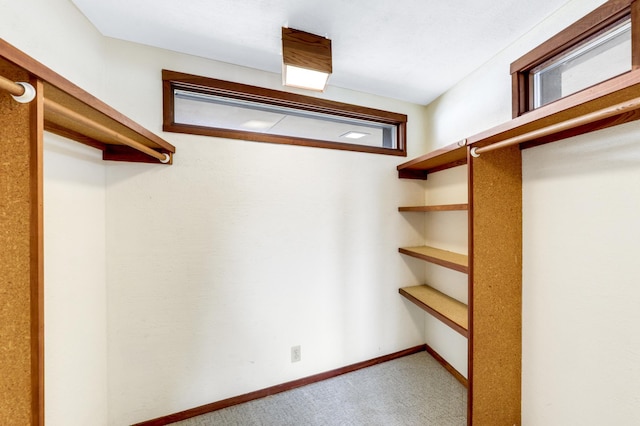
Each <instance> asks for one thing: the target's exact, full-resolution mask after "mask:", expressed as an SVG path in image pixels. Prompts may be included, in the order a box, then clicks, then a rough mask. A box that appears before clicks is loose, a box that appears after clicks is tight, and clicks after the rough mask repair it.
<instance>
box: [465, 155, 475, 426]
mask: <svg viewBox="0 0 640 426" xmlns="http://www.w3.org/2000/svg"><path fill="white" fill-rule="evenodd" d="M473 159H474V158H473V157H472V156H471V151H470V150H467V199H468V203H469V214H467V229H468V233H469V234H468V247H469V248H468V253H469V268H468V269H469V273H468V280H467V292H468V302H467V312H468V314H469V320H468V326H469V332H468V335H467V425H468V426H471V425H472V424H473V396H474V395H473V343H474V335H473V316H474V309H473V297H474V293H473V277H474V267H473V265H474V263H475V257H474V255H473V253H474V252H475V246H474V244H473V216H474V214H475V209H474V202H475V199H474V196H473V190H472V188H473V184H474V179H473V175H474V173H473V170H474V168H473Z"/></svg>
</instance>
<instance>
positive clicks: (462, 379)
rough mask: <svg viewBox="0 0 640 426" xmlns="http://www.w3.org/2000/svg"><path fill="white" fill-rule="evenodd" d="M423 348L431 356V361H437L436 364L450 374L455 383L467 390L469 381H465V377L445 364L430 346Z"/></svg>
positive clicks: (445, 361)
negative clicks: (457, 382)
mask: <svg viewBox="0 0 640 426" xmlns="http://www.w3.org/2000/svg"><path fill="white" fill-rule="evenodd" d="M424 346H425V351H427V353H428V354H429V355H431V356H432V357H433V359H435V360H436V361H438V363H439V364H440V365H442V366H443V367H444V369H445V370H447V371H448V372H449V373H451V375H452V376H453V377H455V379H456V380H457V381H459V382H460V383H461V384H462V385H463V386H464V387H465V388H467V391H468V389H469V381H468V380H467V378H466V377H464V376H463V375H462V374H461V373H460V372H459V371H458V370H456V368H455V367H454V366H453V365H451V364H449V363H448V362H447V360H446V359H444V358H443V357H442V356H441V355H440V354H439V353H438V352H436V351H435V350H434V349H433V348H432V347H431V346H429V345H426V344H425V345H424Z"/></svg>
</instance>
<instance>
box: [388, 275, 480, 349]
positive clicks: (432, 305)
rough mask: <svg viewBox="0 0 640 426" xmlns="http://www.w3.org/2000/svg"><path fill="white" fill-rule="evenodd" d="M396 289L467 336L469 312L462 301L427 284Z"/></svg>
mask: <svg viewBox="0 0 640 426" xmlns="http://www.w3.org/2000/svg"><path fill="white" fill-rule="evenodd" d="M398 291H399V293H400V294H401V295H402V296H404V297H406V298H407V299H408V300H410V301H411V302H413V303H415V304H416V305H417V306H419V307H420V308H422V309H424V310H425V311H427V312H428V313H429V314H431V315H433V316H434V317H436V318H437V319H439V320H440V321H442V322H443V323H445V324H446V325H448V326H449V327H451V328H453V329H454V330H455V331H457V332H458V333H460V334H462V335H463V336H465V337H468V336H469V325H468V324H469V313H468V307H467V305H465V304H464V303H462V302H460V301H458V300H456V299H454V298H453V297H450V296H447V295H446V294H444V293H441V292H439V291H438V290H436V289H435V288H433V287H430V286H428V285H418V286H412V287H404V288H401V289H399V290H398Z"/></svg>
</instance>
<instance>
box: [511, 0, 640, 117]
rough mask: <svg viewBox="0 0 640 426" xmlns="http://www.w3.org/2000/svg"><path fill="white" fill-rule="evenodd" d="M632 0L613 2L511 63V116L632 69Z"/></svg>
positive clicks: (616, 0)
mask: <svg viewBox="0 0 640 426" xmlns="http://www.w3.org/2000/svg"><path fill="white" fill-rule="evenodd" d="M633 7H634V6H633V0H612V1H609V2H607V3H605V4H604V5H602V6H601V7H599V8H598V9H596V10H595V11H593V12H592V13H590V14H589V15H587V16H586V17H584V18H583V19H581V20H580V21H578V22H576V23H575V24H573V25H572V26H570V27H568V28H567V29H565V30H564V31H562V32H561V33H559V34H558V35H556V36H555V37H553V38H551V39H550V40H548V41H547V42H545V43H543V44H542V45H540V46H538V47H537V48H536V49H534V50H532V51H531V52H529V53H528V54H526V55H525V56H523V57H522V58H520V59H518V60H517V61H515V62H514V63H513V64H511V73H512V76H513V115H514V117H515V116H518V115H521V114H523V113H525V112H527V111H531V110H534V109H536V108H540V107H542V106H544V105H547V104H550V103H552V102H554V101H557V100H558V99H561V98H564V97H566V96H569V95H572V94H574V93H577V92H579V91H581V90H584V89H586V88H589V87H592V86H594V85H597V84H599V83H602V82H604V81H606V80H609V79H611V78H613V77H616V76H618V75H620V74H624V73H626V72H629V71H631V70H632V69H633V64H634V56H633V46H632V38H633V37H632V34H633V26H634V25H636V24H634V23H633V22H632V8H633Z"/></svg>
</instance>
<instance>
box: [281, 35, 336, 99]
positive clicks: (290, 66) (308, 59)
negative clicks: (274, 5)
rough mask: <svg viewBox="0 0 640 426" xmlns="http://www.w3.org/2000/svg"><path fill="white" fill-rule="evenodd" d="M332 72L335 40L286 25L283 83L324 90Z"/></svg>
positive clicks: (283, 46)
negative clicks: (332, 45) (332, 52)
mask: <svg viewBox="0 0 640 426" xmlns="http://www.w3.org/2000/svg"><path fill="white" fill-rule="evenodd" d="M332 71H333V68H332V65H331V40H329V39H328V38H325V37H322V36H319V35H315V34H311V33H307V32H304V31H300V30H294V29H293V28H284V27H283V28H282V84H284V85H285V86H291V87H298V88H301V89H309V90H315V91H318V92H322V91H324V88H325V86H326V85H327V80H328V79H329V75H331V72H332Z"/></svg>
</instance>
